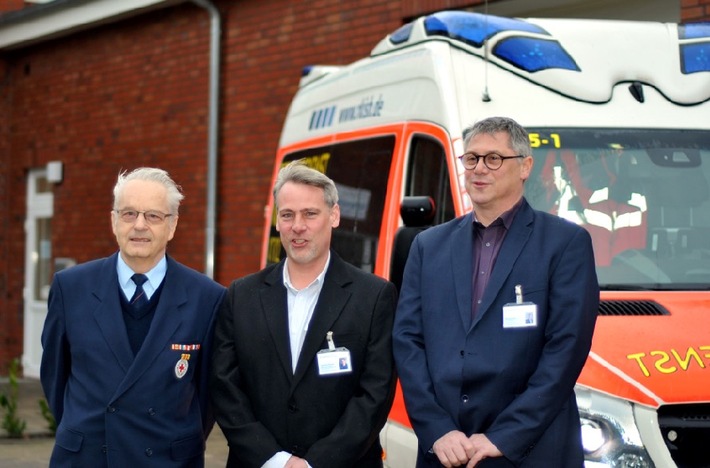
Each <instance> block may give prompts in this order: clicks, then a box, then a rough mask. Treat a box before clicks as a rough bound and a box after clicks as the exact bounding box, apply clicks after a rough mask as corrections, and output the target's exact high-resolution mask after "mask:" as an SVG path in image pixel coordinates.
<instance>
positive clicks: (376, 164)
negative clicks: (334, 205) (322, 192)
mask: <svg viewBox="0 0 710 468" xmlns="http://www.w3.org/2000/svg"><path fill="white" fill-rule="evenodd" d="M496 115H500V116H508V117H512V118H514V119H515V120H517V121H518V122H519V123H521V124H522V125H523V126H525V128H526V129H527V130H528V132H529V135H530V143H531V145H532V148H533V152H534V168H533V174H532V175H531V177H530V179H528V180H527V181H526V183H525V196H526V198H527V200H528V201H529V202H530V204H531V205H532V206H533V207H535V208H537V209H540V210H544V211H547V212H550V213H554V214H556V215H558V216H560V217H562V218H565V219H567V220H569V221H571V222H573V223H576V224H579V225H580V226H583V227H584V228H586V229H587V230H588V231H589V232H590V233H591V235H592V238H593V244H594V249H595V256H596V266H597V274H598V278H599V283H600V288H601V303H600V307H599V317H598V321H597V327H596V330H595V335H594V340H593V345H592V350H591V352H590V353H589V356H588V360H587V362H586V365H585V367H584V369H583V371H582V374H581V376H580V377H579V380H578V383H577V386H576V389H575V391H576V395H577V400H578V404H579V408H580V417H581V424H582V439H583V445H584V450H585V457H586V462H585V466H586V467H627V468H631V467H634V468H649V467H656V468H669V467H708V466H710V189H709V187H710V23H696V24H685V25H680V24H664V23H651V22H630V21H611V20H573V19H532V18H528V19H522V18H504V17H496V16H490V15H483V14H477V13H470V12H463V11H444V12H438V13H434V14H431V15H429V16H426V17H422V18H418V19H416V20H414V21H412V22H411V23H409V24H406V25H404V26H402V27H401V28H399V29H397V30H396V31H394V32H392V33H391V34H389V35H388V36H386V37H385V38H384V39H382V40H381V41H380V42H379V43H378V44H377V45H376V46H375V47H374V49H373V50H372V52H371V54H370V55H369V56H368V57H365V58H363V59H361V60H358V61H356V62H354V63H352V64H350V65H345V66H325V65H322V66H312V67H309V68H307V69H305V70H304V75H303V76H302V78H301V81H300V86H299V89H298V91H297V94H296V95H295V97H294V99H293V101H292V103H291V105H290V108H289V111H288V114H287V116H286V118H285V123H284V126H283V131H282V135H281V138H280V143H279V147H278V153H277V155H276V163H275V166H274V177H275V176H276V173H277V171H278V169H279V168H280V167H281V166H282V165H284V164H286V163H288V162H290V161H293V160H296V159H304V160H305V161H307V163H308V164H309V165H311V166H312V167H315V168H317V169H319V170H320V171H322V172H324V173H325V174H327V175H328V176H330V177H331V178H332V179H333V180H334V181H335V182H336V184H337V187H338V190H339V194H340V207H341V223H340V226H339V227H338V228H337V229H335V230H334V232H333V240H332V246H333V248H334V249H335V251H337V252H338V253H339V255H340V256H342V257H343V258H345V259H346V260H348V261H349V262H351V263H353V264H354V265H357V266H358V267H360V268H362V269H363V270H366V271H370V272H373V273H375V274H378V275H381V276H383V277H385V278H388V279H390V280H392V281H393V282H395V284H399V282H400V281H401V274H402V269H403V265H404V261H405V260H406V253H407V251H408V248H409V243H410V242H411V240H412V238H413V236H414V235H416V233H417V232H420V231H421V230H422V229H426V228H427V227H428V226H432V225H436V224H439V223H443V222H445V221H448V220H450V219H452V218H454V217H457V216H461V215H463V214H465V213H467V212H469V211H470V210H471V203H470V201H469V199H468V198H467V195H466V193H465V190H464V183H463V167H462V166H461V163H460V161H459V160H458V158H457V156H459V155H461V154H462V153H463V149H464V148H463V144H462V131H463V129H464V128H465V127H467V126H468V125H470V124H472V123H474V122H475V121H477V120H480V119H482V118H485V117H489V116H496ZM268 203H269V205H268V206H267V219H266V220H265V230H264V246H263V264H264V265H265V264H267V263H272V262H277V261H279V260H280V259H281V258H282V257H283V255H284V253H283V250H282V249H281V246H280V242H279V236H278V233H277V232H276V230H275V217H274V216H273V199H270V200H269V202H268ZM381 440H382V442H383V446H384V448H385V452H386V453H385V463H386V466H388V467H391V468H395V467H402V468H410V467H413V466H414V464H415V458H416V450H417V441H416V436H415V435H414V432H413V431H412V429H411V425H410V423H409V420H408V418H407V413H406V409H405V406H404V402H403V399H402V396H401V392H400V391H399V389H398V393H397V396H396V398H395V402H394V406H393V408H392V411H391V414H390V417H389V420H388V422H387V425H386V427H385V428H384V429H383V431H382V433H381Z"/></svg>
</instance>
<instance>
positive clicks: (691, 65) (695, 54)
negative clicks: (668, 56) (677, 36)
mask: <svg viewBox="0 0 710 468" xmlns="http://www.w3.org/2000/svg"><path fill="white" fill-rule="evenodd" d="M680 69H681V71H682V72H683V73H684V74H686V75H688V74H690V73H697V72H707V71H710V42H698V43H695V44H681V45H680Z"/></svg>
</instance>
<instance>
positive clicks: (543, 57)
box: [493, 37, 580, 73]
mask: <svg viewBox="0 0 710 468" xmlns="http://www.w3.org/2000/svg"><path fill="white" fill-rule="evenodd" d="M493 55H496V56H498V57H500V58H501V59H503V60H505V61H506V62H508V63H510V64H512V65H514V66H516V67H518V68H520V69H522V70H525V71H528V72H530V73H534V72H536V71H540V70H546V69H548V68H562V69H566V70H573V71H579V70H580V69H579V67H578V66H577V63H576V62H575V61H574V59H573V58H572V57H571V56H570V55H569V54H568V53H567V52H566V51H565V50H564V49H563V48H562V46H561V45H560V43H559V42H557V41H551V40H545V39H536V38H529V37H511V38H508V39H503V40H502V41H500V42H499V43H498V44H497V45H496V46H495V48H494V49H493Z"/></svg>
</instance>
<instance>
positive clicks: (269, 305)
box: [260, 261, 293, 380]
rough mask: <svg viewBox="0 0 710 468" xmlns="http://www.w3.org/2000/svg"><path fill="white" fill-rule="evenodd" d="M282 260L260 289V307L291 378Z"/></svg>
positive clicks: (280, 357)
mask: <svg viewBox="0 0 710 468" xmlns="http://www.w3.org/2000/svg"><path fill="white" fill-rule="evenodd" d="M283 269H284V262H283V261H282V262H281V263H279V265H278V266H277V267H276V268H274V269H273V270H271V272H270V273H269V274H268V275H267V277H266V279H265V280H264V282H265V283H266V287H265V288H263V289H261V291H260V296H261V307H262V313H263V314H264V318H265V319H266V324H267V326H268V327H269V332H270V333H271V337H272V339H273V341H274V346H275V348H276V352H277V354H278V355H279V360H280V361H281V365H282V366H283V369H284V372H285V373H286V375H287V376H288V379H289V380H291V379H292V377H293V371H292V370H291V345H290V338H289V333H288V301H287V299H286V287H285V286H284V284H283Z"/></svg>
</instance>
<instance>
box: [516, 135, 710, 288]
mask: <svg viewBox="0 0 710 468" xmlns="http://www.w3.org/2000/svg"><path fill="white" fill-rule="evenodd" d="M709 136H710V135H709V134H708V132H703V131H683V130H619V129H531V130H530V142H531V144H532V146H533V156H534V160H535V163H534V167H533V173H532V175H531V177H530V179H528V180H527V181H526V183H525V184H526V187H525V196H526V198H527V199H528V201H529V202H530V203H531V205H532V206H534V207H535V208H537V209H540V210H544V211H548V212H550V213H554V214H556V215H558V216H560V217H562V218H565V219H568V220H569V221H572V222H573V223H576V224H579V225H580V226H583V227H584V228H585V229H587V231H589V233H590V234H591V235H592V239H593V243H594V253H595V257H596V264H597V274H598V277H599V284H600V286H601V288H602V289H646V288H648V289H708V288H709V287H710V190H709V189H708V185H709V184H708V181H710V137H709Z"/></svg>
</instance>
